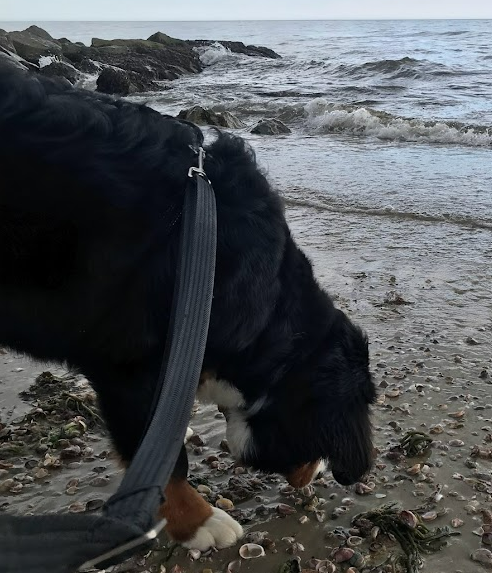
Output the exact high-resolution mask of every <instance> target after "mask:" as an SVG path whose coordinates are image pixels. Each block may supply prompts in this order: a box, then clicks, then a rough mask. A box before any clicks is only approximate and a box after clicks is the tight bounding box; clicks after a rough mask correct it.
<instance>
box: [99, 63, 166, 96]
mask: <svg viewBox="0 0 492 573" xmlns="http://www.w3.org/2000/svg"><path fill="white" fill-rule="evenodd" d="M155 87H156V86H155V84H153V82H152V81H145V80H144V79H143V78H142V77H141V76H139V74H136V73H135V72H127V71H125V70H121V69H115V68H104V70H103V71H102V72H101V75H100V76H99V77H98V78H97V91H99V92H103V93H106V94H112V95H120V96H127V95H129V94H132V93H137V92H144V91H148V90H151V89H155Z"/></svg>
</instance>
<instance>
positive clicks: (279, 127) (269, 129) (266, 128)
mask: <svg viewBox="0 0 492 573" xmlns="http://www.w3.org/2000/svg"><path fill="white" fill-rule="evenodd" d="M251 133H256V134H259V135H284V134H287V133H292V132H291V131H290V129H289V128H288V127H287V126H286V125H285V124H284V123H282V122H281V121H280V120H279V119H261V120H260V121H259V122H258V123H257V124H256V125H255V126H254V127H253V129H252V130H251Z"/></svg>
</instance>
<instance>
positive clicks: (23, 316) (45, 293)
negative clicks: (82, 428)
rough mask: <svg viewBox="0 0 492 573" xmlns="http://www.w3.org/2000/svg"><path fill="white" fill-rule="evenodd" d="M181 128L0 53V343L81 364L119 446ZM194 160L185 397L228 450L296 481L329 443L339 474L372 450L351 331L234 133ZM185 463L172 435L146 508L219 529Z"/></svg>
mask: <svg viewBox="0 0 492 573" xmlns="http://www.w3.org/2000/svg"><path fill="white" fill-rule="evenodd" d="M197 134H198V137H200V138H201V137H202V135H201V132H200V131H199V130H198V129H197V128H195V127H193V126H190V125H189V124H186V123H183V122H179V121H177V120H175V119H173V118H170V117H165V116H162V115H160V114H159V113H157V112H156V111H153V110H151V109H149V108H147V107H145V106H141V105H134V104H131V103H128V102H125V101H119V100H113V99H112V98H109V97H105V96H101V95H97V94H95V93H92V92H88V91H84V90H79V89H74V88H72V87H70V86H67V85H66V84H63V83H59V82H56V81H54V80H50V79H47V78H42V77H36V76H34V75H28V74H27V73H23V72H19V71H15V72H14V71H11V70H7V69H5V70H2V71H0V181H1V187H0V265H1V270H0V273H1V274H0V344H3V345H5V346H8V347H10V348H13V349H16V350H17V351H22V352H25V353H28V354H29V355H31V356H33V357H35V358H38V359H41V360H49V361H59V362H64V363H67V364H69V365H70V366H72V367H76V368H77V369H79V370H80V371H81V372H83V373H84V374H85V375H86V376H87V377H88V378H89V379H90V381H91V383H92V384H93V386H94V388H95V390H96V391H97V394H98V396H99V400H100V405H101V408H102V412H103V414H104V416H105V419H106V422H107V425H108V428H109V431H110V433H111V436H112V439H113V441H114V444H115V446H116V448H117V450H118V452H119V453H120V455H121V457H122V458H123V460H125V461H126V462H128V461H130V460H131V458H132V456H133V454H134V452H135V450H136V448H137V446H138V443H139V440H140V438H141V435H142V432H143V429H144V427H145V425H146V421H147V415H148V411H149V409H150V407H151V403H152V398H153V394H154V386H155V382H156V379H157V375H158V371H159V367H160V362H161V358H162V354H163V349H164V346H165V338H166V333H167V327H168V321H169V313H170V303H171V298H172V291H173V283H174V276H175V267H176V255H177V245H178V237H179V229H180V216H181V210H182V205H183V196H184V191H185V187H186V184H187V173H188V169H189V167H190V166H192V165H196V155H195V153H194V151H193V150H192V149H191V148H190V146H191V147H193V146H196V144H197ZM198 143H201V139H200V140H198ZM205 170H206V172H207V175H208V176H209V178H210V179H211V181H212V184H213V187H214V190H215V193H216V197H217V211H218V252H217V268H216V283H215V290H214V300H213V309H212V317H211V324H210V331H209V336H208V343H207V351H206V356H205V362H204V366H203V376H202V383H201V387H200V392H199V394H200V397H201V398H202V399H210V400H213V401H215V402H216V403H218V404H219V406H221V407H222V408H223V409H224V411H225V413H226V417H227V419H228V430H227V434H228V439H229V443H230V445H231V449H232V451H233V453H234V454H235V455H236V456H237V457H238V458H240V459H241V460H242V462H243V463H244V464H246V465H249V466H252V467H254V468H258V469H261V470H264V471H268V472H279V473H282V474H284V475H285V476H286V477H287V479H288V480H289V481H290V483H291V484H293V485H295V486H299V487H300V486H303V485H305V484H307V483H309V482H310V480H311V479H312V478H313V476H315V475H316V474H317V471H318V466H319V462H320V461H321V460H324V459H328V460H329V461H330V463H331V469H332V472H333V475H334V477H335V479H336V480H338V481H339V482H340V483H342V484H351V483H354V482H355V481H357V480H358V479H360V478H361V476H362V475H363V474H364V473H365V472H366V471H367V470H368V469H369V468H370V465H371V459H372V443H371V425H370V419H369V405H370V404H371V403H372V402H373V401H374V398H375V390H374V385H373V383H372V381H371V377H370V374H369V369H368V343H367V340H366V338H365V336H364V334H363V333H362V332H361V330H360V329H359V328H357V327H356V326H354V325H353V324H352V323H351V322H350V320H349V319H348V318H347V317H346V316H345V315H344V314H343V313H342V312H341V311H339V310H336V309H335V308H334V306H333V303H332V302H331V300H330V298H329V297H328V295H327V294H326V293H324V292H323V291H322V290H321V288H320V287H319V286H318V284H317V283H316V281H315V279H314V277H313V274H312V269H311V265H310V263H309V261H308V260H307V259H306V257H305V256H304V255H303V253H302V252H301V251H300V250H299V249H298V247H297V246H296V245H295V243H294V241H293V240H292V238H291V236H290V234H289V229H288V227H287V224H286V221H285V218H284V213H283V208H282V203H281V200H280V199H279V197H278V196H277V195H276V194H275V193H274V192H273V191H272V189H271V188H270V186H269V184H268V182H267V180H266V179H265V177H264V175H263V174H262V173H261V171H260V170H259V169H258V167H257V165H256V163H255V157H254V154H253V152H252V151H251V149H250V148H249V147H248V146H247V145H246V144H245V143H244V141H242V140H241V139H239V138H236V137H232V136H230V135H224V134H219V135H218V137H217V139H216V140H215V142H214V143H213V144H211V145H210V146H209V147H208V149H207V160H206V162H205ZM186 477H187V458H186V450H185V449H184V448H183V450H182V454H181V457H180V460H179V462H178V464H177V465H176V469H175V472H174V476H173V479H172V481H171V483H170V484H169V486H168V487H167V489H166V494H167V501H166V504H165V505H164V507H163V509H162V512H163V514H164V515H165V516H166V517H167V519H168V532H169V534H170V535H171V536H172V537H174V538H175V539H177V540H179V541H181V542H182V543H184V544H185V545H187V546H189V547H197V548H199V549H206V548H207V547H209V546H212V545H215V546H217V547H225V546H227V545H230V544H232V543H234V542H235V541H236V540H237V538H238V537H239V536H240V535H241V527H240V526H239V525H238V524H237V523H236V522H235V521H234V520H232V518H230V517H229V516H228V515H226V514H225V513H224V512H221V511H220V510H218V509H216V508H214V509H212V508H211V507H210V506H209V505H208V504H207V503H205V501H204V500H203V498H202V497H201V496H200V495H199V494H198V493H196V492H195V490H193V489H192V488H191V486H189V485H188V483H187V481H186Z"/></svg>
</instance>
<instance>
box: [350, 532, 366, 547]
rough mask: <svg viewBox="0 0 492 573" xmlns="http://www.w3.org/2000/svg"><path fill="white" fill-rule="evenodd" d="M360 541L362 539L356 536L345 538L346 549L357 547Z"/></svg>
mask: <svg viewBox="0 0 492 573" xmlns="http://www.w3.org/2000/svg"><path fill="white" fill-rule="evenodd" d="M362 541H363V539H362V537H359V536H358V535H351V536H350V537H348V538H347V541H346V544H347V546H348V547H357V546H358V545H360V544H361V543H362Z"/></svg>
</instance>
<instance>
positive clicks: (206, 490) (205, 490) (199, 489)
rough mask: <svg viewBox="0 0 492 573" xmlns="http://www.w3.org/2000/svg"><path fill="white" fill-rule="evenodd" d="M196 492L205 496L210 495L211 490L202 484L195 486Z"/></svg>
mask: <svg viewBox="0 0 492 573" xmlns="http://www.w3.org/2000/svg"><path fill="white" fill-rule="evenodd" d="M196 491H197V492H198V493H203V494H205V495H210V494H211V493H212V489H211V488H209V487H208V485H205V484H202V483H201V484H199V485H198V486H197V488H196Z"/></svg>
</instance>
